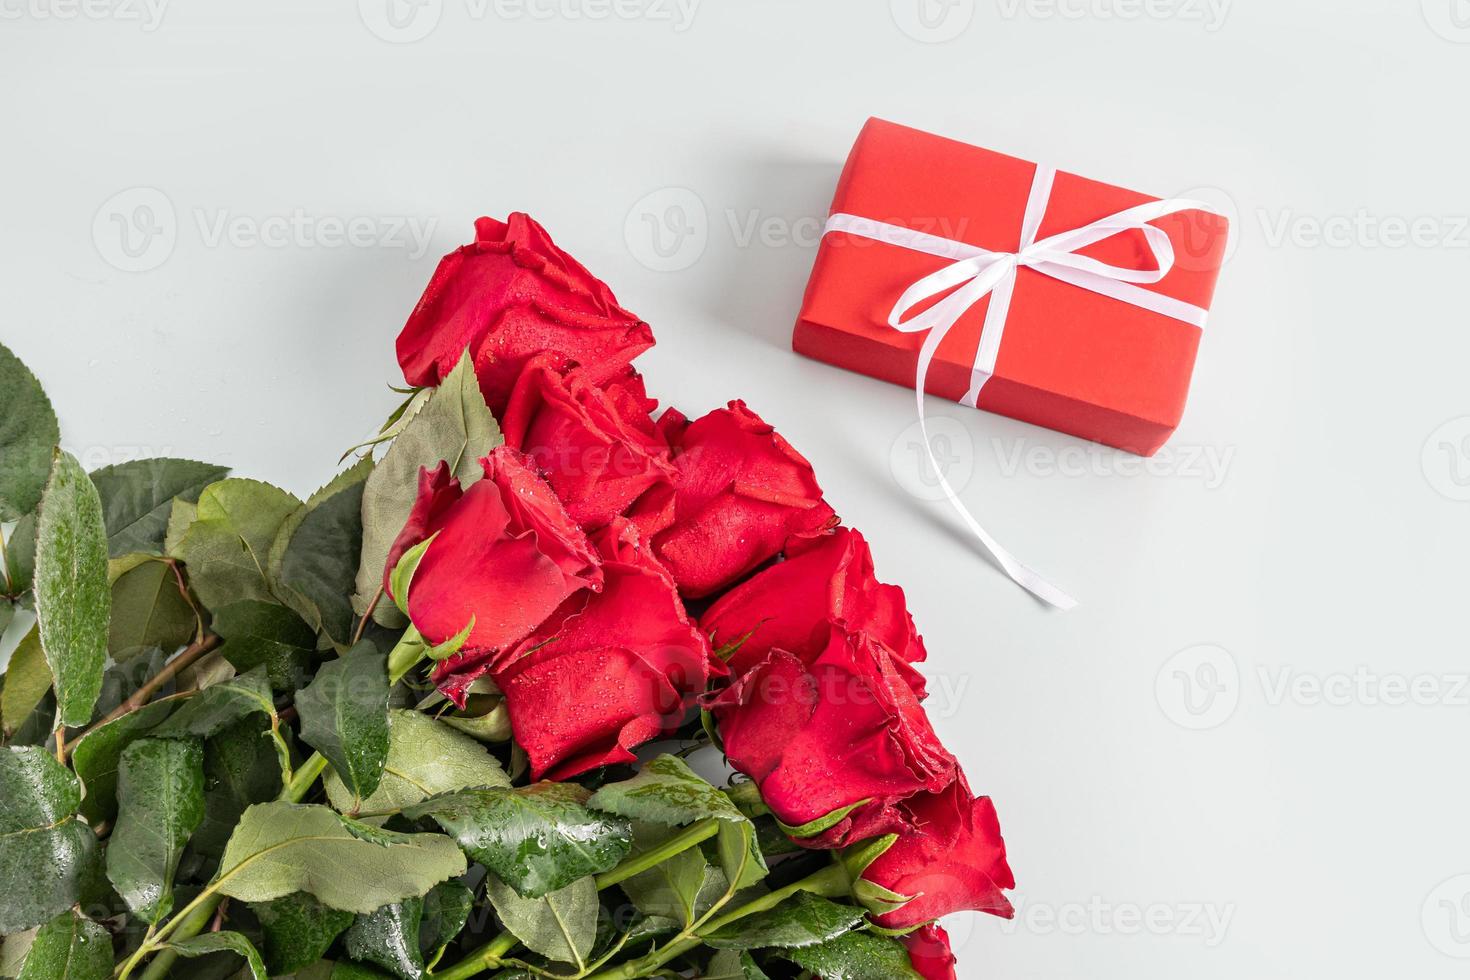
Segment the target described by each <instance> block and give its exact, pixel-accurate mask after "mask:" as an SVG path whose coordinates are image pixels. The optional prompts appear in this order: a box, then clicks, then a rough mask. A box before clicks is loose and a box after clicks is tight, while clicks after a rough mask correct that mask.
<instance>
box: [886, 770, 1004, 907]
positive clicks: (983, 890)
mask: <svg viewBox="0 0 1470 980" xmlns="http://www.w3.org/2000/svg"><path fill="white" fill-rule="evenodd" d="M898 814H899V817H900V823H899V824H898V825H897V830H898V841H897V843H895V844H894V845H893V846H892V847H890V848H889V849H888V850H887V851H885V852H884V853H883V854H882V855H881V856H880V857H879V858H878V859H877V860H876V861H874V862H873V863H872V864H870V865H869V866H868V868H867V870H865V871H864V872H863V875H862V876H863V877H864V878H866V879H867V880H868V881H871V882H873V883H874V884H876V885H881V886H882V887H884V888H886V889H888V890H889V891H892V892H896V893H897V894H899V895H912V896H915V898H914V900H913V901H911V902H909V903H908V904H907V905H905V906H903V907H902V908H900V909H898V910H897V911H895V912H890V913H888V914H887V915H880V916H878V917H876V918H875V919H874V921H875V922H877V923H878V925H880V926H882V927H883V928H885V929H907V928H909V927H910V926H916V925H919V924H920V923H923V922H928V921H929V920H930V919H937V918H939V917H940V916H945V915H949V914H950V913H952V912H961V911H964V910H966V909H973V910H975V911H977V912H989V913H991V914H992V915H1000V916H1004V917H1005V918H1007V919H1009V918H1010V917H1011V916H1012V915H1014V914H1015V910H1014V909H1012V908H1011V903H1010V901H1009V900H1007V899H1006V896H1005V894H1004V889H1009V888H1015V887H1016V879H1015V877H1014V876H1013V875H1012V874H1011V869H1010V865H1008V864H1006V845H1005V841H1004V840H1002V839H1001V836H1000V821H999V819H997V817H996V815H995V806H994V805H993V804H992V803H991V802H990V798H989V797H984V796H982V797H980V798H978V799H977V798H975V797H974V796H972V795H971V794H970V787H969V785H968V784H967V783H966V781H965V778H964V775H963V774H957V776H956V779H955V780H954V782H953V783H952V784H951V785H950V786H948V787H947V788H945V789H944V790H943V791H942V792H938V793H923V794H920V795H918V796H914V797H911V798H910V799H907V800H904V801H903V802H902V803H900V804H899V805H898Z"/></svg>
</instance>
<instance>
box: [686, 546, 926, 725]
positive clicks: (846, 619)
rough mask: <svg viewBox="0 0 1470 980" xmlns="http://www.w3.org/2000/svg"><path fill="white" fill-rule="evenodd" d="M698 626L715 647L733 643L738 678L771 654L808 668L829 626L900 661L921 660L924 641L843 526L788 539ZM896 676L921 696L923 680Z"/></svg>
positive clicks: (892, 588) (912, 674)
mask: <svg viewBox="0 0 1470 980" xmlns="http://www.w3.org/2000/svg"><path fill="white" fill-rule="evenodd" d="M700 624H701V625H702V626H703V627H704V629H705V632H706V633H708V634H709V635H710V641H711V642H712V643H713V644H714V645H715V647H717V648H719V647H724V646H726V645H728V644H734V643H739V647H738V648H737V649H736V650H735V652H734V653H733V654H732V655H731V657H730V660H729V664H730V671H731V673H733V674H735V675H736V676H737V677H738V676H739V675H740V674H743V673H745V672H746V671H747V670H749V669H750V668H751V667H754V666H755V665H756V664H758V663H760V662H761V661H762V660H764V659H765V658H766V655H767V654H769V653H770V652H771V650H772V649H781V650H785V651H786V652H787V653H794V654H796V656H798V657H800V658H801V659H802V660H803V661H806V662H808V663H809V662H811V661H812V660H813V659H814V658H816V657H817V656H819V655H820V654H821V652H822V651H823V650H824V649H825V648H826V646H827V634H828V631H829V626H830V625H833V624H836V625H840V626H841V627H842V628H843V629H844V630H847V631H848V632H852V633H862V634H864V635H866V636H869V637H871V638H872V639H873V640H875V641H877V642H878V643H879V644H881V645H882V646H883V647H885V648H886V649H887V650H889V651H890V652H891V653H893V654H895V655H896V656H897V658H898V660H899V661H900V662H902V663H905V664H908V663H917V662H920V661H922V660H923V659H924V657H925V652H924V641H923V640H921V639H920V638H919V634H918V631H917V630H915V629H914V620H913V617H912V616H910V615H909V613H908V609H907V607H906V606H905V604H904V597H903V590H902V589H900V588H899V587H898V586H896V585H884V584H882V583H881V582H879V581H878V580H877V579H876V578H874V576H873V555H872V553H871V552H870V551H869V550H868V543H867V542H866V541H865V540H863V536H862V535H861V534H859V533H858V532H857V531H854V530H851V529H849V528H845V527H840V528H838V529H837V530H835V531H833V532H832V533H831V534H822V535H817V536H815V537H806V538H794V539H792V541H791V542H790V543H788V544H787V546H786V560H785V561H783V562H781V563H779V564H776V565H772V566H771V567H769V568H766V569H763V570H762V571H760V572H757V573H756V574H755V575H753V576H752V577H751V578H749V579H747V580H746V581H744V582H742V583H741V584H739V585H737V586H735V588H733V589H731V590H730V591H729V592H727V593H725V595H723V596H721V597H720V599H719V601H717V602H716V603H715V604H714V605H713V606H711V607H710V608H709V610H708V611H707V612H706V613H705V614H704V616H703V617H701V619H700ZM900 670H903V671H904V672H905V673H906V674H907V675H908V676H909V678H910V680H911V681H912V683H913V685H914V687H915V690H916V691H918V692H919V696H920V697H922V696H923V690H924V681H923V678H922V677H921V676H920V675H919V674H918V673H917V672H916V671H908V670H906V669H905V668H900Z"/></svg>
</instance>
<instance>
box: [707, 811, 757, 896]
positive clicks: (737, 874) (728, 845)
mask: <svg viewBox="0 0 1470 980" xmlns="http://www.w3.org/2000/svg"><path fill="white" fill-rule="evenodd" d="M715 851H716V853H718V854H719V856H720V869H721V870H722V871H724V872H725V877H726V878H727V879H728V880H729V881H730V882H731V886H732V888H733V890H734V891H740V890H741V889H742V888H749V887H750V886H751V885H753V884H755V883H756V882H758V881H760V880H761V879H762V878H764V877H765V876H766V875H767V874H769V873H770V870H769V869H768V868H767V867H766V859H765V855H763V854H762V853H761V848H760V842H759V840H757V838H756V832H755V824H753V823H751V822H750V821H749V820H745V819H741V820H738V821H737V820H726V821H723V822H721V824H720V832H719V835H718V836H717V837H716V838H715Z"/></svg>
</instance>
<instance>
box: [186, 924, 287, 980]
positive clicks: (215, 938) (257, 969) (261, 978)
mask: <svg viewBox="0 0 1470 980" xmlns="http://www.w3.org/2000/svg"><path fill="white" fill-rule="evenodd" d="M167 948H168V949H171V950H173V951H174V952H175V953H178V954H179V955H180V956H187V957H195V956H209V955H210V954H212V953H234V954H236V955H237V956H239V957H240V958H241V959H243V960H244V961H245V967H246V969H248V970H249V971H250V976H251V978H252V980H266V977H267V974H266V972H265V964H264V963H262V962H261V959H260V953H259V952H257V951H256V949H255V945H254V944H253V943H251V942H250V940H248V939H246V938H245V937H244V936H242V935H240V934H239V933H238V932H206V933H204V934H203V935H202V936H195V937H194V938H192V939H185V940H183V941H181V942H177V943H168V944H167Z"/></svg>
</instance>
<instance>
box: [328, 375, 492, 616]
mask: <svg viewBox="0 0 1470 980" xmlns="http://www.w3.org/2000/svg"><path fill="white" fill-rule="evenodd" d="M504 441H505V440H504V439H503V438H502V436H501V434H500V426H499V425H497V424H496V422H495V417H494V416H493V415H491V414H490V409H489V408H488V407H487V406H486V405H485V398H484V396H483V395H481V394H480V384H479V382H478V381H477V380H476V379H475V369H474V365H473V364H472V363H471V361H470V356H469V353H468V352H466V353H465V355H464V357H462V358H461V359H460V361H459V364H458V365H457V366H456V367H455V369H454V370H453V371H451V372H450V373H449V376H448V377H446V378H445V379H444V381H443V382H442V383H441V384H440V385H439V387H438V389H437V390H435V392H434V393H433V395H431V396H430V397H429V400H428V401H427V402H426V403H425V404H424V406H423V408H421V409H420V410H419V412H418V414H417V415H415V416H414V417H413V419H412V420H411V421H410V422H409V423H408V425H407V426H406V427H405V428H404V430H403V431H402V432H401V433H399V435H398V437H397V438H395V439H394V440H393V444H392V445H391V446H390V447H388V452H387V453H386V454H385V455H384V456H383V459H382V461H381V462H380V463H378V465H377V467H376V468H374V470H373V473H372V476H370V477H368V480H367V486H366V489H365V490H364V492H363V498H362V561H361V562H360V564H359V568H358V570H357V594H356V595H355V596H354V597H353V607H354V608H355V609H356V610H357V612H358V614H359V615H362V614H364V613H366V612H367V608H368V606H369V604H370V603H371V602H372V601H373V597H374V596H376V595H377V594H378V589H379V588H380V587H381V586H382V584H383V571H384V566H386V565H387V563H388V549H389V548H390V547H392V545H393V541H394V540H395V539H396V538H397V537H398V533H399V532H400V531H402V530H403V525H404V523H405V522H407V520H408V512H409V511H410V510H411V509H412V508H413V502H414V500H415V499H416V498H417V497H418V486H419V470H420V469H421V468H423V467H425V466H427V467H430V468H432V467H434V466H437V465H438V464H439V463H440V462H441V461H447V462H448V463H449V468H450V470H451V471H453V474H454V476H455V477H457V478H458V479H459V481H460V484H461V485H462V486H464V487H466V488H467V487H469V486H470V485H471V484H473V483H475V482H476V481H477V480H479V479H480V478H481V477H483V476H484V475H485V474H484V470H482V469H481V468H480V463H479V461H480V458H481V457H482V456H485V455H488V454H489V452H490V450H492V449H494V448H495V447H496V446H498V445H500V444H501V443H502V442H504ZM376 617H377V619H378V622H380V623H383V625H385V626H395V625H402V624H403V622H404V621H403V619H402V617H401V615H400V614H399V613H398V611H397V610H396V608H395V607H394V606H393V605H392V604H391V603H384V602H380V603H378V606H377V614H376Z"/></svg>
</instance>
